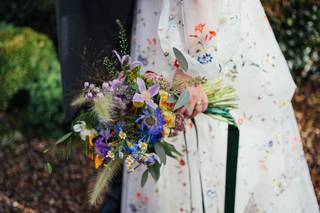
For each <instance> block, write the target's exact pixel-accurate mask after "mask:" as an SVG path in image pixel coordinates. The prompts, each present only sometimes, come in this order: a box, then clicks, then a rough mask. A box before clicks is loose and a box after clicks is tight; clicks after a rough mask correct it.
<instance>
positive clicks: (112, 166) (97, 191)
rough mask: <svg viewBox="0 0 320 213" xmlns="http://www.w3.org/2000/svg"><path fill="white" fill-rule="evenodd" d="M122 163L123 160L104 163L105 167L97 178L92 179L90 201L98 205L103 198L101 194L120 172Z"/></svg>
mask: <svg viewBox="0 0 320 213" xmlns="http://www.w3.org/2000/svg"><path fill="white" fill-rule="evenodd" d="M121 165H122V161H121V160H114V161H110V162H109V163H108V164H106V165H104V168H102V169H101V171H100V172H99V173H98V175H97V176H96V178H94V180H92V182H91V184H90V188H89V203H90V204H91V205H96V204H97V203H98V202H99V201H100V200H101V195H102V194H104V193H105V192H106V191H108V188H109V186H110V184H111V182H112V180H113V178H114V177H115V176H116V174H117V173H118V172H119V170H120V168H121Z"/></svg>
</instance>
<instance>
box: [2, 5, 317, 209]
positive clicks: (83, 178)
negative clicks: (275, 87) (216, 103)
mask: <svg viewBox="0 0 320 213" xmlns="http://www.w3.org/2000/svg"><path fill="white" fill-rule="evenodd" d="M262 2H263V4H264V6H265V10H266V12H267V15H268V17H269V20H270V22H271V25H272V27H273V29H274V32H275V35H276V37H277V39H278V41H279V43H280V46H281V49H282V50H283V52H284V54H285V57H286V59H287V60H288V64H289V66H290V68H291V71H292V75H293V77H294V79H295V81H296V83H297V85H298V89H297V92H296V94H295V96H294V99H293V104H294V108H295V112H296V117H297V120H298V124H299V128H300V130H301V136H302V141H303V145H304V151H305V153H306V158H307V161H308V165H309V168H310V172H311V176H312V181H313V184H314V187H315V190H316V194H317V198H318V201H320V2H319V1H318V0H314V1H313V0H290V1H289V0H282V1H280V0H264V1H262ZM0 14H1V15H0V162H1V169H0V183H1V184H0V212H88V211H90V212H98V211H99V208H93V207H89V206H88V205H87V203H86V200H87V185H88V179H89V178H90V176H92V175H93V174H94V170H93V168H92V165H91V162H90V161H88V160H87V159H86V158H85V157H84V156H83V155H81V148H80V147H78V146H77V145H76V144H75V146H73V148H72V149H71V148H68V147H67V149H64V148H65V147H57V148H55V149H56V150H55V152H50V153H46V154H44V153H43V150H45V149H46V147H47V146H48V145H50V144H52V143H53V142H54V141H55V140H56V139H57V138H58V137H59V136H61V135H63V132H64V130H65V128H67V127H66V124H65V123H64V122H63V109H62V91H61V85H60V65H59V61H58V57H57V33H56V23H55V21H56V17H55V5H54V0H1V2H0ZM66 152H69V153H71V157H70V158H68V159H66V157H65V156H66V154H67V153H66ZM48 161H50V162H52V166H48V164H47V162H48ZM48 170H49V171H48ZM50 170H53V171H52V173H51V174H50V172H51V171H50Z"/></svg>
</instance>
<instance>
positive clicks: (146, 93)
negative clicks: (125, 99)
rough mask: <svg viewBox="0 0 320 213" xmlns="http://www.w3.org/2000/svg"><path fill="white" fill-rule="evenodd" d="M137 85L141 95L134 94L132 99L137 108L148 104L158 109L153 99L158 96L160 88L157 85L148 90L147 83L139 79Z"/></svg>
mask: <svg viewBox="0 0 320 213" xmlns="http://www.w3.org/2000/svg"><path fill="white" fill-rule="evenodd" d="M137 84H138V87H139V92H140V94H139V93H135V94H134V96H133V99H132V100H133V104H134V105H135V106H136V107H141V106H143V104H144V103H146V104H147V105H148V106H149V107H151V108H152V109H156V107H157V105H156V104H155V103H154V102H153V100H152V98H153V97H154V96H156V95H157V94H158V92H159V89H160V86H159V85H157V84H155V85H152V86H151V87H150V88H148V89H147V88H146V84H145V82H144V81H143V80H142V79H141V78H137Z"/></svg>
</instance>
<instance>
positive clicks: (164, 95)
mask: <svg viewBox="0 0 320 213" xmlns="http://www.w3.org/2000/svg"><path fill="white" fill-rule="evenodd" d="M159 95H160V104H159V107H160V108H161V109H166V108H167V104H168V102H167V101H168V96H169V94H168V92H166V91H164V90H160V91H159Z"/></svg>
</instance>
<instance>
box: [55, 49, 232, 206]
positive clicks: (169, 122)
mask: <svg viewBox="0 0 320 213" xmlns="http://www.w3.org/2000/svg"><path fill="white" fill-rule="evenodd" d="M174 52H175V54H176V58H177V61H178V63H179V64H180V65H181V67H182V68H183V69H184V70H186V69H187V64H186V60H185V58H184V57H183V55H182V53H181V52H180V51H179V50H177V49H174ZM114 54H115V56H116V58H117V61H118V62H117V63H118V64H119V65H120V66H119V67H120V68H119V69H118V70H119V71H118V72H117V74H116V75H115V76H116V77H115V78H114V79H112V80H110V81H107V82H104V83H102V84H99V85H96V84H93V83H88V82H85V83H84V88H83V91H82V93H81V95H80V96H79V98H77V99H76V100H75V101H74V103H73V105H74V106H80V105H86V106H88V108H89V110H86V111H84V112H81V113H80V114H79V116H78V117H77V118H76V119H75V120H74V121H73V124H72V131H71V132H70V133H68V134H66V135H65V136H63V137H62V138H61V139H60V140H59V141H57V144H58V143H61V142H63V141H67V140H72V139H80V140H81V141H82V143H83V144H84V152H85V154H86V155H87V156H88V157H89V158H90V159H92V160H93V162H94V166H95V168H96V169H99V170H100V172H99V174H98V176H97V180H96V181H95V182H94V184H93V187H92V189H91V191H92V193H91V198H90V202H91V203H92V204H94V203H95V202H96V201H97V199H98V198H99V195H100V194H101V193H102V192H103V191H104V190H106V188H107V186H108V184H110V181H111V180H112V178H113V176H114V175H115V174H116V171H117V170H118V169H119V168H121V166H122V164H124V165H125V167H126V169H127V170H128V171H129V172H134V170H135V168H137V167H139V166H143V167H145V169H146V170H145V172H144V173H143V175H142V178H141V186H142V187H143V185H144V184H145V183H146V181H147V179H148V176H149V175H151V176H152V177H153V178H154V179H155V180H158V178H159V176H160V167H161V166H162V165H165V164H166V158H167V157H173V158H175V157H176V156H177V155H180V153H179V152H178V151H177V150H176V149H175V147H174V145H173V144H170V143H168V142H166V140H165V139H166V138H168V137H172V136H175V135H177V134H179V132H182V131H184V116H183V115H182V114H179V113H177V112H176V111H177V109H179V108H181V107H183V106H185V105H186V104H187V102H188V99H189V93H188V90H184V91H182V92H181V91H180V90H178V89H177V87H178V86H176V85H178V84H179V82H178V83H177V84H172V85H171V84H170V83H169V82H168V81H167V80H166V79H165V78H164V77H163V76H162V75H158V74H156V73H155V72H153V71H147V72H145V73H142V68H143V67H142V64H141V63H140V62H138V61H132V60H131V58H130V56H129V55H124V56H120V55H119V53H118V52H116V51H114ZM112 69H113V70H114V69H115V68H112ZM110 71H111V68H110ZM197 82H198V83H201V84H202V85H203V87H204V89H205V91H206V92H207V95H208V100H209V107H208V109H207V112H206V113H207V114H208V115H210V116H212V117H214V118H216V119H220V120H224V121H226V122H232V117H231V116H230V114H229V110H230V109H232V108H234V107H235V104H234V101H235V99H236V97H235V96H234V94H233V93H234V90H233V89H232V88H231V87H224V86H223V84H222V82H221V81H217V82H209V81H207V80H205V79H203V78H198V80H197Z"/></svg>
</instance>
